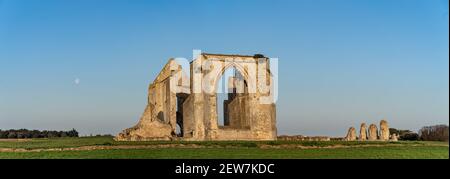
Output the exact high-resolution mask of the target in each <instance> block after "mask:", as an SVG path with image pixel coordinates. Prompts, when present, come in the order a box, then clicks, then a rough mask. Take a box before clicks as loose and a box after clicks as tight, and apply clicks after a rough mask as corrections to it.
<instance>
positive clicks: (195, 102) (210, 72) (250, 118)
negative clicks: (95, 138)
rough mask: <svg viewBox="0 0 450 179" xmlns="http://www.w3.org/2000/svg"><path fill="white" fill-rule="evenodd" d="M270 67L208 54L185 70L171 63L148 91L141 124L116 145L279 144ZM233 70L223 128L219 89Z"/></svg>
mask: <svg viewBox="0 0 450 179" xmlns="http://www.w3.org/2000/svg"><path fill="white" fill-rule="evenodd" d="M269 62H270V59H269V58H266V57H264V56H263V55H255V56H245V55H223V54H207V53H201V54H199V55H198V56H197V57H194V60H193V61H191V62H190V63H189V62H187V63H186V65H185V66H183V64H180V63H179V61H177V59H170V60H169V62H168V63H167V64H166V65H165V66H164V68H163V69H162V71H161V72H160V73H159V75H158V76H157V77H156V79H155V80H154V81H153V83H151V84H150V86H149V88H148V99H147V101H148V104H147V106H146V107H145V110H144V113H143V114H142V117H141V118H140V120H139V122H138V123H137V124H136V125H135V126H133V127H131V128H128V129H125V130H123V131H122V132H121V133H119V134H118V135H117V136H116V137H115V140H119V141H146V140H188V141H203V140H276V139H277V128H276V109H275V102H274V101H275V100H273V99H274V93H275V92H274V90H273V89H274V78H273V74H272V71H271V70H270V63H269ZM231 68H233V69H234V74H233V75H232V76H231V77H229V79H225V81H228V86H227V87H228V92H229V93H228V99H227V100H224V101H223V113H224V116H223V124H219V121H218V118H219V117H218V115H219V114H218V110H219V109H218V103H219V101H218V97H217V94H218V91H217V89H218V86H219V85H220V84H219V83H220V82H219V81H220V79H221V77H222V76H224V73H225V70H227V69H231ZM188 74H189V75H188ZM262 88H266V90H264V89H262Z"/></svg>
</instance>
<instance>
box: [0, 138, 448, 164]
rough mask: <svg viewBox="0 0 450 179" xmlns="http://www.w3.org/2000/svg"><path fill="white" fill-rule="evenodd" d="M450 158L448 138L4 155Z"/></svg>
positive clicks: (11, 150)
mask: <svg viewBox="0 0 450 179" xmlns="http://www.w3.org/2000/svg"><path fill="white" fill-rule="evenodd" d="M21 158H57V159H60V158H61V159H65V158H71V159H79V158H94V159H95V158H101V159H112V158H119V159H128V158H145V159H146V158H148V159H160V158H163V159H166V158H167V159H179V158H181V159H190V158H196V159H197V158H198V159H201V158H207V159H216V158H219V159H292V158H295V159H297V158H300V159H301V158H305V159H365V158H368V159H382V158H387V159H404V158H406V159H427V158H433V159H448V158H449V145H448V143H444V142H422V141H420V142H343V141H329V142H300V141H265V142H252V141H245V142H239V141H224V142H212V141H208V142H180V141H173V142H171V141H165V142H164V141H148V142H117V141H114V140H112V138H110V137H81V138H55V139H31V140H0V159H21Z"/></svg>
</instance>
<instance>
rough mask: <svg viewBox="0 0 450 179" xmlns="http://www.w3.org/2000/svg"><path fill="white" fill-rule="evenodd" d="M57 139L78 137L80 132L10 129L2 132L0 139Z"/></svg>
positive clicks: (73, 130)
mask: <svg viewBox="0 0 450 179" xmlns="http://www.w3.org/2000/svg"><path fill="white" fill-rule="evenodd" d="M56 137H78V131H76V130H75V129H72V130H70V131H49V130H43V131H39V130H28V129H10V130H0V139H28V138H56Z"/></svg>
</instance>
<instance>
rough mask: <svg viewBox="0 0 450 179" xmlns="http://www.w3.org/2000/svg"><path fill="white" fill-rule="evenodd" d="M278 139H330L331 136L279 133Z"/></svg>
mask: <svg viewBox="0 0 450 179" xmlns="http://www.w3.org/2000/svg"><path fill="white" fill-rule="evenodd" d="M277 140H279V141H281V140H282V141H330V140H331V138H330V137H328V136H303V135H293V136H288V135H281V136H278V138H277Z"/></svg>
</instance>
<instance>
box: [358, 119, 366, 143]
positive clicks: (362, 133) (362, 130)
mask: <svg viewBox="0 0 450 179" xmlns="http://www.w3.org/2000/svg"><path fill="white" fill-rule="evenodd" d="M359 140H361V141H365V140H367V127H366V123H362V124H361V128H360V129H359Z"/></svg>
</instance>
